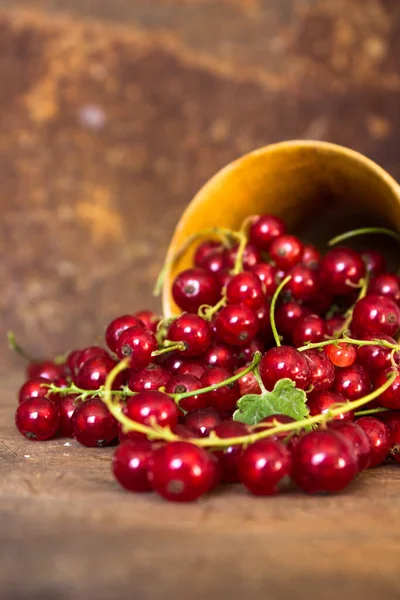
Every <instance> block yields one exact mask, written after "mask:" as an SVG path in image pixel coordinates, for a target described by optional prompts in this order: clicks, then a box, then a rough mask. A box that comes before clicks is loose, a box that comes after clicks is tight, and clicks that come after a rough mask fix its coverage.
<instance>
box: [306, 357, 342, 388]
mask: <svg viewBox="0 0 400 600" xmlns="http://www.w3.org/2000/svg"><path fill="white" fill-rule="evenodd" d="M302 354H303V356H305V357H306V359H307V360H308V363H309V365H310V385H311V386H312V388H313V390H315V391H324V390H329V389H330V388H331V387H332V385H333V382H334V381H335V367H334V366H333V364H332V363H331V361H330V360H329V358H328V357H327V356H326V354H325V353H324V352H321V351H320V350H317V349H315V350H313V349H311V350H305V351H304V352H303V353H302Z"/></svg>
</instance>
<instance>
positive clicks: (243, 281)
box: [226, 271, 265, 310]
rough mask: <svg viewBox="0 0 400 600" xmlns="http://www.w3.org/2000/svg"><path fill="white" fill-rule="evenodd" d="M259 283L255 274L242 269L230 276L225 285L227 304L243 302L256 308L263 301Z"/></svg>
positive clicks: (252, 308)
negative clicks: (240, 271)
mask: <svg viewBox="0 0 400 600" xmlns="http://www.w3.org/2000/svg"><path fill="white" fill-rule="evenodd" d="M261 285H262V284H261V281H260V280H259V278H258V277H257V275H254V274H253V273H250V272H248V271H243V272H242V273H239V274H238V275H235V276H234V277H232V279H231V280H230V282H229V283H228V285H227V286H226V299H227V301H228V303H229V304H244V305H245V306H247V307H248V308H250V309H251V310H257V309H258V308H260V307H261V306H262V305H263V303H264V301H265V299H264V293H263V290H262V287H261Z"/></svg>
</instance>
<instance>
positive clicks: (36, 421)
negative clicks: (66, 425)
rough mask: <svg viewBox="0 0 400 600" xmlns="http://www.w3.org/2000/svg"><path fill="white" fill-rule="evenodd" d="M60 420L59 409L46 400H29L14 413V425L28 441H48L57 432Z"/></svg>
mask: <svg viewBox="0 0 400 600" xmlns="http://www.w3.org/2000/svg"><path fill="white" fill-rule="evenodd" d="M59 420H60V414H59V408H58V406H57V405H56V404H55V403H54V402H53V401H52V400H48V399H47V398H40V397H38V398H29V399H28V400H24V402H22V403H21V404H20V405H19V406H18V408H17V410H16V413H15V425H16V427H17V429H18V431H19V432H20V433H22V435H23V436H25V437H26V438H28V440H34V441H36V442H41V441H44V440H49V439H50V438H51V437H53V436H54V435H55V433H56V431H57V428H58V423H59Z"/></svg>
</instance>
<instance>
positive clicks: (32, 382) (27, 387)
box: [18, 377, 50, 404]
mask: <svg viewBox="0 0 400 600" xmlns="http://www.w3.org/2000/svg"><path fill="white" fill-rule="evenodd" d="M49 383H50V381H49V380H48V379H45V378H44V377H33V378H32V379H28V381H25V383H24V384H23V385H22V387H21V388H20V390H19V392H18V402H19V404H21V403H22V402H24V401H25V400H30V399H31V398H46V397H47V396H50V394H49V391H50V390H49V387H48V386H49Z"/></svg>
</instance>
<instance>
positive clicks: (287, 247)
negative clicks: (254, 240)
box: [269, 235, 304, 269]
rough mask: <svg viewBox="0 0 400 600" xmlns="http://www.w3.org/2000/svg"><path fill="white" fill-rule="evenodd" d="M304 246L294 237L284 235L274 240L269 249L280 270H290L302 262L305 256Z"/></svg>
mask: <svg viewBox="0 0 400 600" xmlns="http://www.w3.org/2000/svg"><path fill="white" fill-rule="evenodd" d="M303 248H304V246H303V244H302V243H301V241H300V240H299V238H298V237H296V236H294V235H282V236H280V237H279V238H276V239H275V240H273V242H272V243H271V245H270V247H269V254H270V256H271V258H272V260H273V261H274V262H275V264H276V265H277V266H278V267H279V268H280V269H290V268H291V267H294V265H296V264H297V263H298V262H300V260H301V258H302V256H303Z"/></svg>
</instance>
